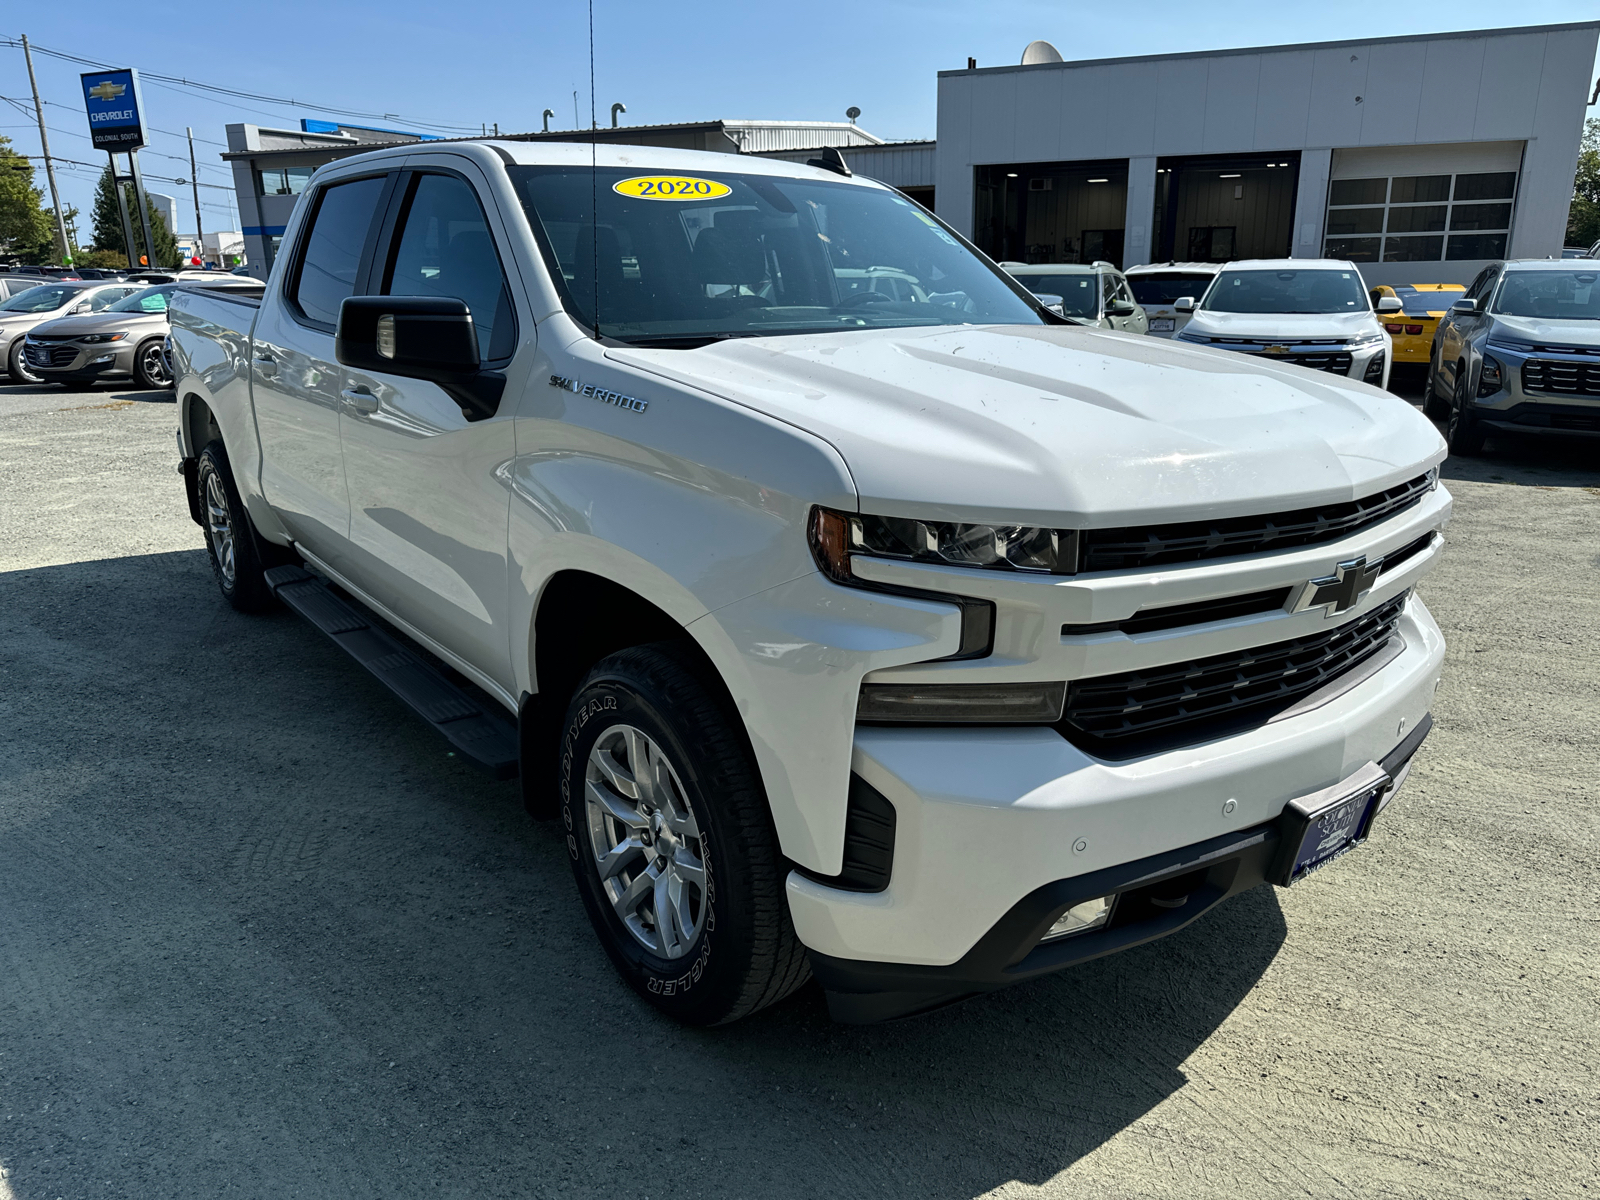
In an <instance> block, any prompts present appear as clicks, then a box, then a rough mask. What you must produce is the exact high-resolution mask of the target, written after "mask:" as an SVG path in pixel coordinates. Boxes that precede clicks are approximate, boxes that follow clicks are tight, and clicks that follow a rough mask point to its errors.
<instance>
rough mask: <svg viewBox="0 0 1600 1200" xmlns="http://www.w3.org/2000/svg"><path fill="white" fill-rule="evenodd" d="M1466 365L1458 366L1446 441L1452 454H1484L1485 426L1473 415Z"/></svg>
mask: <svg viewBox="0 0 1600 1200" xmlns="http://www.w3.org/2000/svg"><path fill="white" fill-rule="evenodd" d="M1467 384H1468V373H1467V364H1466V363H1464V362H1463V363H1457V364H1456V389H1455V395H1454V396H1453V397H1452V398H1451V401H1450V419H1449V421H1447V422H1446V424H1445V429H1444V439H1445V441H1446V442H1448V443H1449V444H1450V453H1451V454H1467V455H1471V454H1482V453H1483V440H1484V437H1485V434H1484V431H1483V426H1482V425H1480V424H1478V420H1477V418H1476V417H1475V416H1474V415H1473V413H1472V392H1471V390H1470V389H1469V388H1468V386H1467Z"/></svg>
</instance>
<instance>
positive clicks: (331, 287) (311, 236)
mask: <svg viewBox="0 0 1600 1200" xmlns="http://www.w3.org/2000/svg"><path fill="white" fill-rule="evenodd" d="M383 185H384V177H383V176H381V175H380V176H374V177H373V178H371V179H356V180H352V181H351V182H349V183H336V184H333V185H331V186H329V187H325V188H323V189H322V190H321V191H320V192H319V193H318V195H317V210H316V212H315V213H314V214H313V215H312V217H311V228H310V230H309V231H308V232H307V234H306V235H305V237H304V238H303V239H302V241H301V245H302V246H303V247H304V248H303V249H302V251H301V253H300V261H299V265H298V269H297V270H296V272H295V279H294V289H293V292H292V294H291V296H290V299H291V300H293V301H294V303H295V305H296V306H297V307H298V308H299V309H300V312H301V313H302V314H303V315H304V316H305V318H306V319H307V320H308V321H310V322H312V323H313V324H315V325H320V326H323V327H324V328H326V329H328V330H329V331H330V332H331V331H332V329H333V327H334V326H335V325H336V324H337V323H338V320H339V305H340V304H341V303H342V302H343V301H344V298H345V297H346V296H351V295H354V294H355V287H356V275H357V272H358V271H359V270H360V267H361V256H362V254H363V252H364V251H365V250H366V245H367V236H368V234H369V233H370V232H371V230H372V219H373V216H374V214H375V213H376V212H377V209H378V199H379V197H380V196H381V195H382V194H383Z"/></svg>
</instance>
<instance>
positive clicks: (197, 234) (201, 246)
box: [183, 125, 222, 265]
mask: <svg viewBox="0 0 1600 1200" xmlns="http://www.w3.org/2000/svg"><path fill="white" fill-rule="evenodd" d="M183 131H184V132H185V133H187V134H188V135H189V182H190V184H191V185H193V187H194V245H195V252H196V257H197V258H199V260H200V261H201V262H205V260H206V238H205V234H204V233H203V232H202V231H201V228H200V172H199V170H198V169H197V168H196V167H195V165H194V130H193V129H191V128H190V127H189V126H187V125H185V126H184V127H183ZM217 259H218V263H219V265H220V263H221V259H222V245H221V243H220V242H219V243H218V245H217Z"/></svg>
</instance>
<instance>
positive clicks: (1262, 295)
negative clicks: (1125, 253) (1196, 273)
mask: <svg viewBox="0 0 1600 1200" xmlns="http://www.w3.org/2000/svg"><path fill="white" fill-rule="evenodd" d="M1176 308H1177V310H1178V311H1179V312H1180V313H1183V312H1188V313H1191V314H1192V316H1191V318H1190V320H1189V323H1188V325H1186V326H1185V327H1184V329H1183V331H1182V332H1181V333H1177V334H1174V335H1173V340H1175V341H1179V342H1190V343H1193V344H1195V345H1200V346H1212V347H1215V348H1216V349H1219V350H1236V351H1241V352H1243V353H1245V354H1254V355H1258V356H1260V357H1262V358H1270V359H1272V360H1273V361H1275V362H1282V363H1293V364H1294V365H1296V366H1301V367H1310V368H1311V369H1312V370H1315V371H1327V372H1329V373H1330V374H1334V375H1346V376H1349V377H1350V378H1351V379H1359V380H1361V381H1362V382H1363V383H1370V384H1372V385H1373V386H1374V387H1380V388H1386V387H1388V386H1389V368H1390V365H1391V364H1392V363H1393V361H1394V352H1393V343H1392V342H1391V340H1390V338H1389V335H1388V334H1387V333H1385V332H1384V329H1383V325H1382V324H1381V323H1380V322H1379V320H1378V315H1377V314H1378V313H1390V312H1399V311H1400V302H1399V301H1398V300H1396V299H1395V298H1394V297H1392V296H1386V297H1384V298H1383V299H1382V300H1380V301H1378V307H1377V310H1376V311H1374V309H1373V307H1372V300H1371V299H1370V298H1369V297H1368V295H1367V289H1366V285H1365V284H1364V283H1363V282H1362V280H1361V272H1360V271H1358V270H1357V269H1356V266H1355V264H1354V263H1349V262H1340V261H1338V260H1335V259H1305V258H1282V259H1247V260H1243V261H1240V262H1231V263H1228V264H1227V265H1226V266H1225V267H1223V268H1222V269H1221V270H1220V271H1218V272H1217V275H1216V277H1215V278H1214V279H1213V280H1212V281H1211V286H1210V287H1208V288H1207V289H1206V291H1205V293H1204V296H1203V297H1202V298H1201V300H1200V301H1199V302H1198V303H1195V302H1194V300H1193V299H1192V298H1190V297H1185V298H1184V299H1181V300H1179V301H1178V303H1177V305H1176Z"/></svg>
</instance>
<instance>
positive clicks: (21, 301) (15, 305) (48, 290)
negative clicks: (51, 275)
mask: <svg viewBox="0 0 1600 1200" xmlns="http://www.w3.org/2000/svg"><path fill="white" fill-rule="evenodd" d="M81 291H83V289H82V288H76V287H45V286H43V285H41V286H39V287H31V288H29V289H28V290H27V291H25V292H18V293H17V294H16V295H15V296H13V297H11V299H9V300H7V301H6V302H5V303H4V304H0V312H20V313H37V312H49V311H50V310H51V309H54V308H60V307H61V306H62V305H63V304H65V303H66V302H67V301H69V300H71V299H72V298H73V297H74V296H76V295H77V294H78V293H79V292H81Z"/></svg>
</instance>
